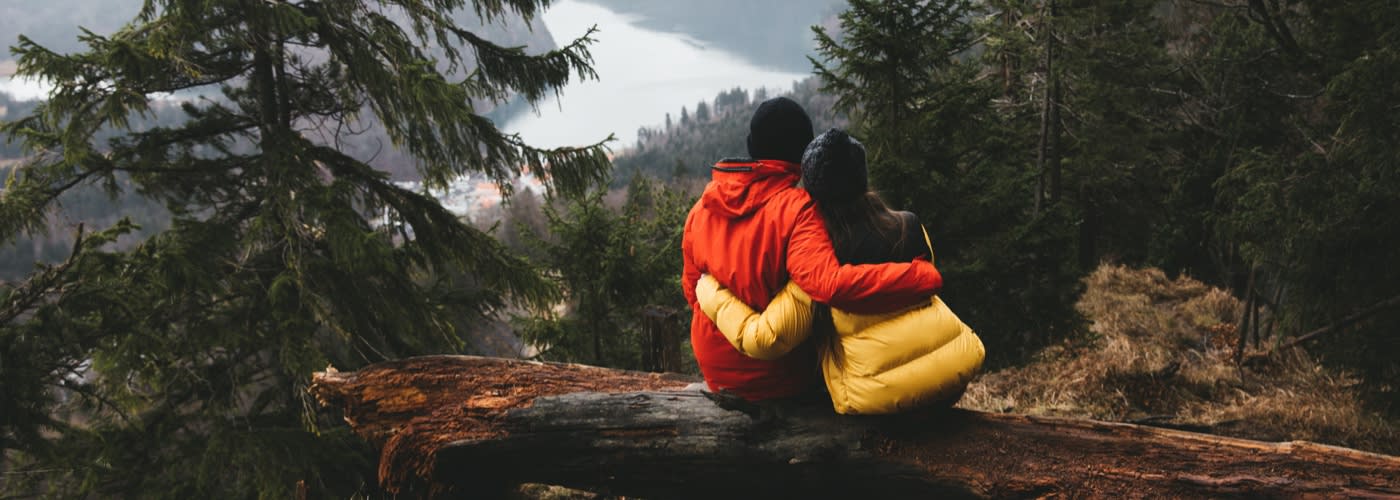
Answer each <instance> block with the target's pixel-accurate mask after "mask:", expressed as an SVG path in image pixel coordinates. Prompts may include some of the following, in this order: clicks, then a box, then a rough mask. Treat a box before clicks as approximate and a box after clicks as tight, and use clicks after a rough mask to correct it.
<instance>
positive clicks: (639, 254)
mask: <svg viewBox="0 0 1400 500" xmlns="http://www.w3.org/2000/svg"><path fill="white" fill-rule="evenodd" d="M625 196H626V198H625V200H624V201H622V202H621V206H620V207H614V206H611V205H612V204H611V203H609V202H608V200H607V199H606V198H605V197H604V192H603V191H601V190H600V191H596V192H594V193H592V194H590V195H589V196H587V197H585V198H582V199H579V200H576V201H573V202H570V203H568V204H567V205H566V206H564V207H559V208H556V207H553V206H547V207H545V210H544V213H545V216H546V218H547V220H548V226H549V234H548V235H547V238H546V237H544V236H543V235H536V236H535V239H536V240H537V241H538V245H537V246H539V247H541V248H542V249H543V253H544V254H545V257H544V261H545V262H544V265H545V267H546V268H547V269H549V270H550V273H551V275H552V276H553V277H554V278H555V279H556V280H557V281H558V283H559V285H560V287H561V288H562V289H563V290H564V292H565V303H564V308H563V311H562V312H559V313H557V314H550V313H546V314H544V315H543V316H535V317H533V318H522V319H521V320H520V321H519V323H520V324H521V325H522V327H523V328H521V333H522V335H523V336H524V338H525V340H527V341H529V342H531V343H533V344H535V345H537V346H539V347H540V348H541V350H542V352H541V354H540V355H541V357H543V358H545V359H551V360H558V361H573V362H587V363H590V364H594V365H600V366H611V367H617V368H627V369H634V370H636V369H656V368H657V367H655V366H646V363H645V362H644V360H645V356H644V354H643V351H644V350H646V349H651V348H657V347H659V346H652V345H651V343H652V342H653V339H650V338H648V337H647V336H646V335H645V332H644V331H643V326H644V325H646V324H647V317H648V316H652V315H657V316H659V319H660V320H661V321H659V323H660V324H662V325H664V326H663V327H662V329H663V330H665V331H663V332H660V333H661V334H662V335H663V336H664V337H666V338H669V339H671V340H672V341H674V342H676V343H677V344H679V342H680V339H681V338H682V337H684V336H685V335H684V334H685V332H686V331H688V330H687V329H686V328H685V324H684V321H685V320H686V319H688V318H689V315H688V314H682V313H684V312H685V311H687V310H688V309H687V307H686V304H685V300H684V295H682V294H680V293H679V292H678V290H679V287H680V266H681V260H680V259H679V258H678V256H679V255H680V243H681V233H682V232H683V228H684V226H685V216H686V213H687V211H688V210H689V208H690V205H691V204H692V203H693V199H691V198H689V197H687V196H685V195H684V194H683V193H681V192H679V191H676V190H673V189H668V188H666V187H665V186H664V185H661V184H658V183H656V181H653V180H651V179H649V178H647V177H645V176H635V177H633V178H632V181H631V183H630V184H629V185H628V187H627V190H626V193H625Z"/></svg>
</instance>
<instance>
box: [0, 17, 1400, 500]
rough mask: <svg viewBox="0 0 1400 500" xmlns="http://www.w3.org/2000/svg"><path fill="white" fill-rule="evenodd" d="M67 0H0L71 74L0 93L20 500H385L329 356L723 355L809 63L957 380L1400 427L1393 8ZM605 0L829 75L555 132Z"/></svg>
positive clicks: (816, 91) (1133, 408)
mask: <svg viewBox="0 0 1400 500" xmlns="http://www.w3.org/2000/svg"><path fill="white" fill-rule="evenodd" d="M18 3H19V4H28V3H30V2H29V0H23V1H21V2H18ZM41 3H46V2H34V4H35V5H19V6H8V5H7V6H4V7H0V16H2V17H5V18H7V19H9V21H0V42H3V45H4V46H6V47H8V50H7V51H5V52H4V53H0V80H3V79H5V78H8V77H9V75H11V74H13V75H14V76H15V77H16V78H28V79H31V80H33V81H40V82H46V83H45V85H47V87H46V89H47V90H46V91H45V93H44V95H43V96H41V97H40V98H38V99H23V98H20V97H17V96H13V95H9V94H7V93H5V92H4V90H3V88H0V174H3V179H4V184H3V189H0V498H36V497H37V498H172V499H177V498H178V499H183V498H201V497H205V498H254V497H256V498H380V497H386V496H390V492H388V491H386V490H385V489H383V485H382V483H381V478H382V476H381V471H379V470H378V468H379V467H380V465H379V464H380V454H379V451H378V450H377V449H376V448H375V447H374V446H372V445H371V444H370V443H368V442H366V441H365V440H364V439H362V437H360V436H358V435H356V434H355V433H354V432H352V430H351V428H350V427H349V426H347V424H346V422H345V420H344V418H343V415H341V414H338V413H335V412H332V411H328V410H327V409H325V408H322V407H320V405H318V402H317V401H316V399H315V398H314V397H313V396H312V395H311V394H310V393H309V392H308V388H309V385H310V384H311V380H312V379H311V374H312V373H313V372H318V371H323V370H327V368H328V367H333V368H334V369H336V370H339V371H342V372H349V371H354V370H357V369H360V368H363V367H366V366H369V365H372V364H374V363H380V362H385V361H390V360H400V359H404V358H410V357H414V356H423V355H436V354H467V355H480V356H491V357H504V358H525V359H531V360H539V361H555V362H568V363H581V364H588V365H596V366H602V367H609V368H618V369H625V370H634V371H647V372H672V373H679V374H683V375H685V376H689V377H696V378H697V380H698V376H699V371H698V368H697V367H696V364H695V360H694V357H693V355H692V351H691V348H690V321H691V312H690V310H689V307H688V306H687V302H686V299H685V297H684V295H683V294H682V290H681V286H682V285H681V267H682V259H681V239H682V231H683V226H684V224H685V222H686V216H687V213H688V211H689V210H690V209H691V207H692V206H693V205H694V204H695V202H696V199H697V197H698V196H699V195H700V193H701V191H702V190H703V189H704V187H705V184H706V182H708V181H709V179H710V166H711V165H713V164H714V163H715V162H716V161H718V160H720V159H721V158H725V157H740V156H744V155H745V137H746V134H747V131H748V127H749V120H750V117H751V116H752V115H753V113H754V110H755V109H757V106H758V105H759V103H761V102H763V101H764V100H766V99H768V98H770V97H776V96H779V95H784V96H787V97H790V98H791V99H793V100H794V101H796V102H797V103H799V104H800V105H802V106H803V107H804V108H805V109H806V110H807V112H808V113H809V114H810V115H811V117H812V120H813V122H814V125H815V129H816V130H815V132H816V133H818V134H820V133H821V132H822V131H824V130H827V129H828V128H832V127H839V128H843V129H846V130H848V131H849V132H850V133H851V135H852V136H854V137H857V138H859V140H860V141H861V142H862V143H863V144H864V146H865V148H866V154H867V161H868V165H869V167H868V168H869V175H870V185H871V187H872V188H873V189H874V190H876V191H878V192H879V193H880V195H881V196H882V197H883V198H884V200H885V201H886V202H887V203H888V204H889V205H890V206H891V207H894V208H895V209H897V210H908V211H912V212H914V213H915V214H917V215H918V218H919V220H921V221H922V222H923V223H924V225H925V226H926V227H927V229H928V232H929V235H930V237H931V240H932V247H933V249H934V250H935V252H936V265H937V267H938V269H939V271H940V272H941V273H942V275H943V280H944V286H943V289H942V291H941V292H940V297H942V298H943V300H945V301H946V303H947V304H948V305H949V307H951V308H952V309H953V310H955V311H956V312H957V315H958V317H960V318H961V319H962V320H963V321H964V322H966V323H967V324H968V325H970V326H971V327H972V328H973V329H974V330H976V332H977V334H978V335H979V336H980V337H981V339H982V341H983V342H984V343H985V344H986V353H987V358H986V362H985V365H984V366H983V368H982V372H981V373H980V374H979V376H978V378H977V379H975V380H974V381H973V382H972V385H971V386H970V387H969V388H968V390H967V393H966V395H964V396H963V399H962V400H961V402H960V403H959V405H958V406H959V407H960V408H964V409H968V410H976V411H982V412H992V413H1015V414H1029V415H1046V416H1056V417H1073V418H1085V419H1095V420H1105V421H1110V422H1129V423H1148V424H1152V425H1156V424H1161V423H1163V422H1167V423H1168V424H1169V426H1171V427H1173V428H1181V429H1189V430H1192V431H1194V432H1204V433H1209V434H1218V435H1223V436H1234V437H1241V438H1248V439H1258V440H1265V441H1291V440H1306V441H1313V442H1318V443H1323V444H1329V445H1335V446H1341V447H1346V448H1355V449H1358V450H1363V451H1366V452H1372V453H1378V454H1382V455H1397V454H1400V363H1397V362H1396V356H1397V354H1400V335H1397V332H1400V265H1396V263H1397V262H1400V2H1395V1H1393V0H1345V1H1341V0H845V1H839V0H823V1H820V2H809V1H801V0H766V1H757V0H747V1H729V0H724V1H715V2H685V1H682V0H674V1H672V0H665V1H662V0H657V1H655V2H653V1H651V0H648V1H647V2H635V3H629V2H625V1H621V0H257V1H252V0H201V1H190V0H142V1H135V0H123V1H114V2H110V3H103V2H87V1H86V0H62V1H59V2H52V3H53V5H50V6H40V5H39V4H41ZM578 3H582V4H588V5H591V6H595V7H596V8H608V9H612V10H613V11H616V12H620V13H627V14H628V15H632V16H635V19H639V20H638V21H636V22H637V23H640V25H641V26H643V27H645V28H647V29H654V30H659V31H666V30H678V31H679V32H681V33H683V35H684V37H685V40H688V41H689V42H688V43H694V44H703V45H704V46H705V47H706V48H707V49H712V50H721V51H724V52H725V53H730V54H736V55H737V56H740V57H748V58H749V59H748V60H749V61H752V62H753V64H755V65H764V67H773V68H780V69H781V70H782V71H790V72H796V73H798V74H800V75H801V79H799V80H796V81H794V82H793V83H792V84H791V85H790V86H787V87H783V88H771V87H760V88H746V87H742V86H737V85H734V84H724V85H722V86H718V87H715V88H714V89H713V90H711V91H709V94H708V97H705V98H702V99H700V100H698V102H697V101H695V100H694V99H692V98H679V97H678V98H677V100H676V101H675V103H674V106H673V107H672V108H671V111H669V112H666V113H661V114H659V115H658V116H654V117H652V118H651V119H650V120H649V121H648V122H647V123H645V124H642V125H641V126H640V127H639V128H638V129H636V130H606V129H601V128H600V129H597V130H588V132H589V133H590V136H591V137H593V138H592V139H591V140H589V141H586V142H583V143H579V144H572V145H565V146H555V145H548V146H545V145H539V144H538V143H536V142H532V140H531V137H530V136H529V135H526V134H521V133H516V132H513V131H511V130H509V129H507V128H506V127H505V124H506V123H508V120H510V119H512V117H515V116H527V117H528V116H530V115H531V113H535V114H539V113H545V112H551V111H558V109H555V108H560V109H563V111H562V112H563V113H566V114H567V112H568V108H567V106H560V105H558V104H556V103H555V101H554V99H555V98H556V97H560V96H562V98H563V99H567V98H568V96H569V92H570V86H571V85H582V84H592V83H603V82H607V81H608V80H609V77H610V75H609V73H608V72H607V71H606V70H605V69H604V66H603V65H602V64H600V63H599V59H598V54H599V53H600V52H599V51H601V50H602V47H604V45H603V44H606V43H608V40H609V36H610V33H615V32H616V31H615V30H614V31H610V29H609V28H608V27H606V26H604V27H602V28H595V29H590V30H585V31H582V32H577V33H575V32H565V31H562V30H559V29H554V28H551V27H549V26H546V23H545V22H544V20H545V17H546V14H547V13H548V12H550V9H554V8H559V7H562V6H564V5H571V4H578ZM88 4H94V5H96V4H101V6H98V7H93V6H92V5H88ZM639 4H645V5H639ZM87 8H94V9H99V10H100V11H101V12H100V13H99V14H98V15H97V16H76V15H73V16H66V17H65V15H64V12H62V11H64V10H68V11H77V10H79V9H87ZM792 11H802V13H801V15H797V14H791V16H794V17H791V18H789V17H785V16H790V14H789V13H790V12H792ZM26 18H27V19H29V20H28V21H25V20H23V19H26ZM95 19H96V20H95ZM103 19H105V20H103ZM766 20H773V21H772V22H771V23H768V22H767V21H766ZM84 23H88V24H87V25H86V26H84ZM92 23H98V24H96V25H95V24H92ZM104 23H105V24H104ZM60 25H61V26H62V27H63V30H64V31H63V33H65V36H63V37H61V38H60V37H55V36H47V35H46V34H45V32H46V31H50V30H51V29H57V27H58V26H60ZM80 27H81V28H85V29H79V28H80ZM86 28H90V29H86ZM551 36H552V37H553V38H552V39H551ZM635 64H636V65H640V66H642V67H645V66H646V65H647V64H649V63H648V61H645V60H638V61H635ZM625 101H626V99H625V98H619V103H618V106H624V105H626V102H625ZM560 102H564V103H567V100H564V101H560ZM633 133H635V134H636V135H635V136H633V135H632V134H633ZM464 184H470V185H472V186H477V185H482V186H487V187H488V188H489V189H487V191H488V192H489V194H488V195H487V196H486V197H485V198H482V199H481V201H479V202H478V201H473V203H474V204H473V205H472V209H471V212H470V213H462V212H460V211H454V210H450V209H449V207H448V206H447V205H448V203H447V202H446V201H444V200H445V198H444V196H443V195H442V193H445V192H449V191H451V190H452V189H454V186H460V185H464ZM473 200H476V199H475V198H473ZM542 490H544V492H543V493H541V491H542ZM1394 490H1395V493H1396V494H1400V483H1398V484H1396V485H1395V486H1394ZM511 494H512V495H516V496H518V497H521V498H536V497H539V498H585V497H571V496H549V495H550V494H555V495H568V494H569V493H559V492H557V491H554V490H552V489H549V488H545V487H543V486H541V487H537V488H521V489H519V490H514V491H512V493H511ZM587 498H593V497H587Z"/></svg>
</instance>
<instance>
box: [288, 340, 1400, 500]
mask: <svg viewBox="0 0 1400 500" xmlns="http://www.w3.org/2000/svg"><path fill="white" fill-rule="evenodd" d="M313 379H314V380H313V385H312V388H311V391H312V393H313V394H314V395H315V396H316V397H317V398H318V399H319V400H320V401H321V403H322V404H323V405H324V406H326V407H328V408H331V409H333V410H338V411H340V412H343V413H344V416H345V420H346V421H347V422H348V423H349V424H350V426H351V427H352V428H354V430H355V431H356V432H357V433H359V434H360V435H361V436H364V437H365V438H366V439H368V440H370V441H371V442H372V443H374V444H376V445H377V446H380V448H381V450H382V454H381V460H380V470H379V472H380V479H381V481H382V483H383V484H382V485H383V487H384V488H385V489H386V490H388V491H389V492H391V493H395V494H398V495H400V496H409V497H418V496H436V497H458V496H461V497H473V496H490V495H492V494H494V493H498V492H501V491H505V489H507V488H509V487H511V486H512V485H515V484H518V483H526V482H529V483H546V484H557V485H563V486H569V487H573V488H580V489H586V490H591V491H597V492H605V493H609V494H616V495H626V496H639V497H647V498H721V497H725V498H727V497H779V498H783V497H797V496H805V497H861V498H876V497H879V498H890V497H901V498H902V497H925V498H926V497H1044V496H1060V495H1064V496H1068V497H1098V498H1182V497H1187V498H1198V497H1222V496H1225V497H1229V496H1245V497H1261V496H1262V497H1286V498H1296V497H1316V498H1324V497H1326V498H1331V497H1338V496H1344V497H1371V498H1397V497H1400V484H1398V483H1397V481H1400V457H1392V456H1386V455H1379V454H1373V453H1366V452H1361V451H1356V450H1351V449H1346V448H1339V447H1334V446H1325V445H1319V444H1314V443H1307V442H1288V443H1265V442H1258V441H1249V440H1244V439H1236V438H1228V437H1220V436H1212V435H1207V434H1197V433H1190V432H1183V431H1178V430H1172V429H1163V428H1157V427H1149V426H1141V425H1132V424H1122V423H1109V422H1100V421H1093V420H1082V419H1068V418H1053V417H1032V416H1025V415H1012V414H991V413H980V412H973V411H965V410H944V411H938V412H928V413H923V414H910V415H897V416H889V417H852V416H839V415H835V414H833V413H832V411H831V409H830V406H829V405H823V404H821V403H819V402H811V403H800V402H783V403H764V404H753V403H747V402H744V401H742V400H739V399H736V398H731V397H727V396H723V395H713V394H709V393H702V392H699V391H686V390H684V388H685V386H686V385H687V384H689V383H690V382H693V380H691V379H688V378H685V377H682V376H676V375H664V374H652V373H640V372H629V371H622V370H611V369H605V368H597V367H590V366H583V365H569V364H556V363H538V362H528V361H518V360H505V359H494V358H479V357H469V356H432V357H422V358H411V359H405V360H401V361H394V362H389V363H382V364H377V365H373V366H370V367H367V368H365V369H362V370H359V371H355V372H336V371H333V370H330V371H327V372H323V373H317V374H315V375H314V376H313Z"/></svg>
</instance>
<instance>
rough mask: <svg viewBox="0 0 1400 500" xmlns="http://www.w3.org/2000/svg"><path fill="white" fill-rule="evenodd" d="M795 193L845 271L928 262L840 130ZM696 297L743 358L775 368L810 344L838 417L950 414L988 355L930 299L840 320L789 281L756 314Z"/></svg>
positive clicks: (708, 294) (738, 303)
mask: <svg viewBox="0 0 1400 500" xmlns="http://www.w3.org/2000/svg"><path fill="white" fill-rule="evenodd" d="M802 184H803V187H804V188H806V189H807V191H808V192H809V193H810V194H811V195H812V197H813V198H814V199H816V200H817V203H818V207H819V210H820V211H821V212H822V216H823V217H824V218H825V219H826V223H827V229H828V231H829V232H830V233H831V242H832V245H833V246H834V247H835V250H836V257H837V260H839V261H840V262H841V263H842V264H871V263H880V262H896V261H899V262H904V261H909V260H911V259H913V258H915V257H919V256H922V255H926V256H927V257H928V259H929V260H930V261H932V260H933V248H932V245H931V244H930V243H929V240H928V234H927V232H926V231H924V230H923V226H922V225H920V224H919V222H918V219H917V217H915V216H914V214H912V213H910V212H895V211H892V210H890V209H889V208H888V207H887V206H886V205H885V203H884V202H883V201H882V200H881V199H880V197H879V195H877V194H876V193H874V192H871V191H869V188H868V180H867V176H866V166H865V149H864V147H863V146H862V145H861V144H860V143H859V142H858V141H856V140H855V139H854V138H852V137H850V136H849V135H848V134H846V133H845V132H844V131H842V130H839V129H831V130H828V131H827V132H825V133H823V134H822V135H820V136H818V137H817V138H816V139H814V140H813V141H812V143H811V145H809V146H808V148H807V151H806V152H805V153H804V154H803V158H802ZM695 293H696V298H697V299H698V301H697V302H698V305H699V307H700V308H701V309H702V310H703V312H704V313H705V315H706V316H707V317H709V318H710V320H712V321H714V323H715V326H717V327H718V328H719V330H720V332H722V333H723V334H724V336H725V338H726V339H727V340H729V343H730V344H731V345H733V346H734V348H735V349H737V350H738V351H739V352H741V353H743V354H745V355H747V356H749V357H753V358H757V359H776V358H780V357H782V356H784V355H786V354H787V353H788V352H790V351H792V350H793V349H794V348H796V347H797V346H798V345H800V344H802V343H803V342H805V341H807V340H808V339H809V338H811V339H812V340H813V341H814V342H816V343H817V350H818V353H819V356H820V361H821V367H822V374H823V378H824V379H825V381H826V387H827V391H828V392H829V393H830V394H831V400H832V405H833V407H834V408H835V410H836V412H837V413H842V414H866V415H870V414H885V413H895V412H899V411H905V410H910V409H914V408H919V407H928V406H939V405H943V406H950V405H952V404H953V403H955V402H957V399H958V398H959V397H961V395H962V392H963V390H964V389H966V387H967V384H968V382H970V381H971V380H972V376H973V374H974V373H975V372H976V371H977V370H978V369H979V368H980V367H981V365H982V360H983V358H984V356H985V351H984V348H983V346H982V341H981V340H980V339H978V338H977V335H976V334H975V333H973V331H972V329H971V328H969V327H968V326H967V325H966V324H964V323H963V322H962V321H961V320H959V319H958V317H957V316H956V315H954V314H953V312H952V310H950V309H949V308H948V306H947V305H945V304H944V303H943V301H942V300H941V299H939V297H938V296H937V295H934V296H932V297H930V298H928V299H927V300H922V301H920V302H918V303H915V304H897V305H895V306H896V308H895V310H893V311H886V312H880V313H871V312H868V311H861V312H856V311H841V310H833V309H830V308H828V307H827V306H823V305H820V304H815V303H813V302H812V300H811V298H809V297H808V296H807V294H806V293H804V292H803V291H802V289H801V288H798V287H797V286H796V285H794V284H792V283H791V282H789V283H788V284H787V286H786V288H784V289H783V290H782V291H781V292H779V293H778V295H777V296H775V297H774V298H773V300H772V301H771V302H770V303H769V304H768V307H767V309H765V310H764V311H762V312H761V313H760V312H756V311H754V310H753V308H751V307H749V305H748V304H745V303H744V302H743V301H742V300H739V299H738V297H736V296H735V295H734V294H733V293H730V292H729V291H728V290H727V289H725V288H724V287H723V286H722V284H721V283H719V282H718V281H717V280H715V279H714V278H713V277H711V276H708V275H706V276H703V277H702V278H701V279H700V281H699V282H698V283H697V284H696V290H695ZM899 306H903V307H899Z"/></svg>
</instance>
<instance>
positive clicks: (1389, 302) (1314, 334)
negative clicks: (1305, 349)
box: [1275, 295, 1400, 352]
mask: <svg viewBox="0 0 1400 500" xmlns="http://www.w3.org/2000/svg"><path fill="white" fill-rule="evenodd" d="M1396 307H1400V295H1397V296H1395V297H1391V298H1389V299H1386V300H1382V301H1380V302H1377V303H1375V304H1372V305H1371V306H1370V307H1367V308H1365V309H1362V310H1360V311H1356V312H1354V313H1351V314H1350V315H1348V316H1347V317H1345V318H1342V319H1339V320H1337V321H1336V322H1334V323H1332V324H1330V325H1327V326H1324V327H1322V328H1318V329H1316V330H1313V331H1311V332H1308V333H1305V334H1302V335H1299V336H1298V337H1297V338H1295V339H1293V340H1290V341H1288V342H1285V343H1284V344H1283V345H1281V346H1279V347H1278V349H1276V350H1275V351H1277V352H1282V351H1284V350H1287V349H1289V348H1292V347H1297V346H1298V345H1301V344H1302V343H1303V342H1307V341H1309V340H1312V339H1315V338H1318V337H1321V336H1323V335H1326V334H1328V333H1331V332H1334V331H1337V330H1340V329H1342V328H1346V327H1348V326H1351V325H1354V324H1356V322H1358V321H1361V320H1363V319H1366V318H1369V317H1371V316H1373V315H1375V314H1376V313H1379V312H1381V311H1385V310H1386V309H1392V308H1396Z"/></svg>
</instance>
